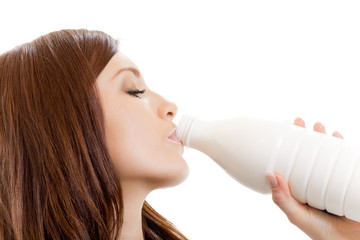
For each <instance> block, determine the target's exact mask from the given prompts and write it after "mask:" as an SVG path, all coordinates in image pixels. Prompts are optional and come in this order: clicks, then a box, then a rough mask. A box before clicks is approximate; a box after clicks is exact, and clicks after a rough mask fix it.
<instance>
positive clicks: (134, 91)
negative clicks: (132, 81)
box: [127, 89, 146, 98]
mask: <svg viewBox="0 0 360 240" xmlns="http://www.w3.org/2000/svg"><path fill="white" fill-rule="evenodd" d="M145 91H146V90H145V89H143V90H139V89H135V90H129V91H127V93H128V94H129V95H131V96H135V97H138V98H141V97H139V96H138V94H144V93H145Z"/></svg>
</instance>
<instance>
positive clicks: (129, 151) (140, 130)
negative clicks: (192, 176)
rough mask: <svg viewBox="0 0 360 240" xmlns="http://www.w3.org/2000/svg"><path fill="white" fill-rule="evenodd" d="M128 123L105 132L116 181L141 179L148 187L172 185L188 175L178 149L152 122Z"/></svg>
mask: <svg viewBox="0 0 360 240" xmlns="http://www.w3.org/2000/svg"><path fill="white" fill-rule="evenodd" d="M148 123H149V121H147V122H146V123H141V124H140V122H137V123H134V122H133V123H132V124H129V125H128V127H126V128H122V127H120V126H116V127H114V128H113V130H112V131H111V132H109V139H108V143H109V152H110V156H111V159H112V161H113V164H114V167H115V170H116V172H117V174H118V176H119V178H120V181H129V180H141V181H142V182H143V183H144V184H150V185H151V186H150V185H149V188H159V187H166V186H172V185H176V184H178V183H180V182H181V181H183V180H184V179H185V178H186V176H187V175H188V171H189V169H188V165H187V164H186V162H185V161H184V159H183V158H182V157H181V153H182V149H181V148H180V147H179V146H177V145H176V144H173V143H170V142H168V141H167V140H166V138H165V137H164V136H161V134H160V133H159V131H156V129H157V128H155V126H156V125H155V124H152V127H150V126H149V125H148Z"/></svg>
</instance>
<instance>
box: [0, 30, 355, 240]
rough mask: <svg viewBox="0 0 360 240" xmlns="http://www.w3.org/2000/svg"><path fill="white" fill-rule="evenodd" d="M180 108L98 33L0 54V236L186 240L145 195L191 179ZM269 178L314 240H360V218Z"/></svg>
mask: <svg viewBox="0 0 360 240" xmlns="http://www.w3.org/2000/svg"><path fill="white" fill-rule="evenodd" d="M176 112H177V108H176V105H175V104H174V103H171V102H168V101H166V100H165V99H164V98H162V97H161V96H160V95H158V94H157V93H155V92H153V91H152V90H151V89H149V88H148V86H147V85H146V83H145V81H144V79H143V77H142V75H141V72H140V70H139V69H138V67H137V66H136V65H135V64H134V63H133V62H132V61H131V60H130V59H129V58H128V57H127V56H125V55H124V54H122V53H121V52H119V51H118V43H117V41H116V40H114V39H113V38H111V37H110V36H109V35H107V34H105V33H103V32H100V31H88V30H84V29H81V30H62V31H57V32H53V33H49V34H47V35H45V36H42V37H40V38H38V39H36V40H34V41H32V42H30V43H25V44H23V45H21V46H18V47H16V48H14V49H12V50H11V51H8V52H6V53H4V54H2V55H1V56H0V239H37V240H41V239H112V240H116V239H121V240H127V239H139V240H141V239H187V238H186V237H185V236H184V235H183V234H181V233H180V232H179V231H178V230H177V229H176V228H175V226H174V225H173V224H172V223H170V222H169V221H167V220H166V219H165V218H164V217H162V216H161V215H160V214H158V213H157V212H156V211H155V210H154V209H152V208H151V207H150V205H149V204H148V203H147V202H146V200H145V199H146V196H147V195H148V194H149V193H150V192H151V191H152V190H154V189H157V188H164V187H170V186H174V185H177V184H179V183H181V182H182V181H184V179H185V178H186V177H187V175H188V170H189V169H188V166H187V164H186V162H185V161H184V159H183V158H182V157H181V155H182V152H183V147H182V144H181V143H180V142H179V140H178V139H177V138H176V136H175V129H176V126H175V125H174V123H173V122H172V120H173V118H174V116H175V115H176ZM295 124H297V125H299V126H304V122H303V121H302V120H301V119H297V120H296V121H295ZM314 127H315V129H314V130H316V131H319V132H323V133H325V130H324V128H323V127H321V124H320V123H318V124H317V125H315V126H314ZM334 136H338V137H341V135H340V134H339V133H334ZM276 178H277V181H276V179H271V178H269V182H270V183H271V184H272V186H273V187H272V191H273V200H274V202H275V203H276V204H277V205H278V206H279V207H280V208H281V209H282V210H283V211H284V212H285V213H286V214H287V216H288V218H289V220H290V221H291V222H292V223H293V224H295V225H296V226H298V227H299V228H300V229H301V230H303V231H304V232H305V233H306V234H308V235H309V236H310V237H312V238H313V239H345V238H346V239H350V237H351V236H353V237H354V239H355V237H359V236H360V231H359V229H360V225H359V223H356V222H353V221H350V220H347V219H345V218H341V217H337V216H333V215H330V214H328V213H325V212H323V211H319V210H316V209H313V208H311V207H308V206H306V205H302V204H300V203H299V202H297V201H296V200H295V199H294V198H292V197H291V195H290V191H289V187H288V184H287V183H286V182H285V180H284V178H283V177H282V176H281V175H280V174H277V173H276ZM276 185H277V186H278V187H276Z"/></svg>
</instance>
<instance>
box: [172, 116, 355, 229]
mask: <svg viewBox="0 0 360 240" xmlns="http://www.w3.org/2000/svg"><path fill="white" fill-rule="evenodd" d="M176 134H177V137H178V138H179V139H180V140H181V141H182V142H183V145H184V146H187V147H190V148H193V149H196V150H199V151H201V152H203V153H205V154H206V155H208V156H209V157H210V158H211V159H213V160H214V161H215V162H216V163H217V164H218V165H219V166H221V167H222V168H223V169H224V170H225V171H226V172H227V173H228V174H229V175H230V176H232V177H233V178H234V179H235V180H237V181H238V182H240V183H241V184H243V185H245V186H247V187H249V188H251V189H253V190H255V191H257V192H260V193H270V192H271V190H270V188H269V186H268V184H267V181H266V177H265V176H266V173H267V172H268V171H276V172H279V173H281V174H282V175H283V176H284V177H285V179H286V180H287V181H288V183H289V184H290V187H291V194H292V195H293V196H294V198H296V199H297V200H299V201H300V202H302V203H307V204H308V205H309V206H312V207H315V208H318V209H321V210H324V209H326V210H327V211H328V212H330V213H333V214H336V215H338V216H345V217H347V218H349V219H352V220H355V221H358V222H360V164H359V159H360V146H359V145H356V144H354V143H350V142H348V141H346V140H343V139H341V138H337V137H333V136H330V135H326V134H323V133H319V132H315V131H312V130H309V129H306V128H303V127H299V126H295V125H293V124H292V123H290V122H287V121H283V120H279V119H272V118H267V117H240V118H234V119H227V120H216V121H204V120H200V119H199V118H197V117H194V116H190V115H184V116H182V118H181V119H180V121H179V124H178V128H177V133H176Z"/></svg>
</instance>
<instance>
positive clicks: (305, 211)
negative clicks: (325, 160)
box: [267, 118, 360, 240]
mask: <svg viewBox="0 0 360 240" xmlns="http://www.w3.org/2000/svg"><path fill="white" fill-rule="evenodd" d="M294 124H295V125H297V126H300V127H305V122H304V121H303V120H302V119H301V118H296V119H295V121H294ZM314 131H317V132H321V133H324V134H325V127H324V126H323V125H322V124H321V123H320V122H317V123H315V124H314ZM333 136H334V137H338V138H343V137H342V136H341V134H340V133H338V132H336V131H335V132H334V133H333ZM274 174H275V176H276V179H277V182H278V187H276V188H273V187H271V191H272V199H273V201H274V203H275V204H276V205H277V206H278V207H279V208H280V209H281V210H282V211H283V212H284V213H285V214H286V215H287V217H288V219H289V221H290V222H291V223H292V224H294V225H295V226H297V227H298V228H299V229H300V230H301V231H303V232H304V233H306V234H307V235H308V236H309V237H310V238H311V239H316V240H335V239H336V240H340V239H349V240H350V239H360V223H359V222H355V221H352V220H350V219H347V218H345V217H340V216H336V215H333V214H331V213H328V212H326V211H325V210H323V211H321V210H318V209H315V208H312V207H310V206H309V205H307V204H302V203H300V202H299V201H297V200H296V199H295V198H293V197H292V196H291V193H290V188H289V185H288V183H287V182H286V180H285V178H284V177H283V176H282V175H281V174H280V173H278V172H274ZM267 177H268V176H267ZM268 180H270V178H269V179H268ZM274 180H275V179H273V180H272V181H274ZM275 182H276V181H275ZM359 204H360V203H359Z"/></svg>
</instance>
